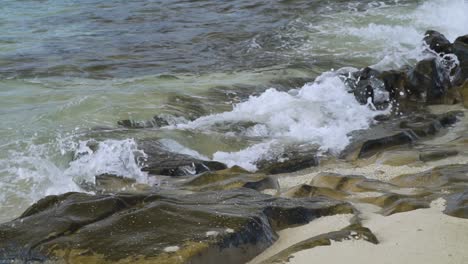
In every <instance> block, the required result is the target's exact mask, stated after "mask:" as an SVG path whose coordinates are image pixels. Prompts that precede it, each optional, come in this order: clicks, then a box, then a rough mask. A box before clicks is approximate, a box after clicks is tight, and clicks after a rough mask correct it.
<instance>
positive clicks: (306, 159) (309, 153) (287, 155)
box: [256, 146, 319, 174]
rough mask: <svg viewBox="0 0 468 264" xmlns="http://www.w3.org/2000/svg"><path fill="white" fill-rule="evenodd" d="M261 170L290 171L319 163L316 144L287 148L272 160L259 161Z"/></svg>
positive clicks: (270, 171)
mask: <svg viewBox="0 0 468 264" xmlns="http://www.w3.org/2000/svg"><path fill="white" fill-rule="evenodd" d="M256 165H257V168H258V169H259V171H260V172H263V173H267V174H280V173H289V172H296V171H299V170H303V169H306V168H310V167H314V166H317V165H319V159H318V157H317V148H316V147H315V146H297V147H294V148H289V149H287V150H285V151H284V152H283V153H282V154H281V155H280V156H279V157H276V158H275V159H272V160H261V161H259V162H257V164H256Z"/></svg>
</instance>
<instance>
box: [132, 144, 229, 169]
mask: <svg viewBox="0 0 468 264" xmlns="http://www.w3.org/2000/svg"><path fill="white" fill-rule="evenodd" d="M138 149H141V150H143V151H144V152H145V154H146V155H147V159H146V161H145V163H144V167H143V169H142V170H143V171H147V172H149V173H151V174H154V175H167V176H184V175H196V174H199V173H202V172H205V171H216V170H223V169H226V168H227V166H226V165H224V164H223V163H220V162H217V161H209V160H200V159H197V158H194V157H191V156H189V155H185V154H179V153H173V152H170V151H169V150H167V149H166V148H165V147H164V146H162V145H161V143H159V142H158V141H157V140H140V141H138Z"/></svg>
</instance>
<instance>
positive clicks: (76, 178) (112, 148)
mask: <svg viewBox="0 0 468 264" xmlns="http://www.w3.org/2000/svg"><path fill="white" fill-rule="evenodd" d="M72 138H73V137H68V138H67V139H63V138H61V139H58V140H57V142H52V143H44V144H34V143H33V142H32V141H27V142H21V143H18V144H17V145H18V146H17V150H11V151H9V153H8V156H7V158H3V159H0V177H1V178H2V182H1V184H0V201H1V205H0V211H2V212H5V214H1V215H0V222H2V220H4V219H10V217H16V216H17V214H19V213H20V212H21V211H23V210H24V209H25V207H26V206H29V205H30V204H31V203H32V202H35V201H37V200H38V199H41V198H43V197H44V196H47V195H56V194H61V193H65V192H72V191H83V190H81V188H80V186H79V184H77V183H80V182H81V181H88V182H94V176H95V175H98V174H102V173H111V174H116V175H121V176H126V177H133V178H135V179H136V180H137V181H138V182H146V180H147V177H146V173H144V172H142V171H141V170H140V168H141V167H140V164H139V162H138V159H139V157H140V158H141V157H144V153H142V152H141V151H139V150H137V148H136V143H135V141H134V140H132V139H125V140H105V141H103V142H99V143H97V144H98V149H97V150H96V151H93V150H91V148H89V146H88V143H89V142H88V141H78V142H76V141H73V139H72ZM23 145H24V146H27V147H26V148H24V149H23V148H22V146H23ZM74 150H76V151H77V152H79V153H80V154H79V156H78V158H77V159H76V160H74V161H72V162H69V159H70V156H69V153H70V152H72V151H74Z"/></svg>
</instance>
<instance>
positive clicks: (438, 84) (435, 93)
mask: <svg viewBox="0 0 468 264" xmlns="http://www.w3.org/2000/svg"><path fill="white" fill-rule="evenodd" d="M451 87H452V84H451V81H450V76H449V74H448V73H446V71H445V70H444V69H443V67H442V66H441V65H439V62H438V61H437V59H436V58H431V59H425V60H422V61H419V62H418V63H417V64H416V66H415V67H414V69H413V70H412V71H411V72H410V74H409V76H408V83H407V85H406V86H405V88H406V91H407V92H408V95H409V98H410V99H411V100H415V101H421V102H426V103H429V104H434V103H441V102H442V100H443V96H444V95H445V94H446V93H447V91H448V90H449V89H450V88H451Z"/></svg>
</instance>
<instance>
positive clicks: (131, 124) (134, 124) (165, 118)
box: [117, 114, 183, 128]
mask: <svg viewBox="0 0 468 264" xmlns="http://www.w3.org/2000/svg"><path fill="white" fill-rule="evenodd" d="M176 119H177V118H176V117H174V116H170V115H167V114H166V115H165V114H161V115H156V116H154V117H153V119H151V120H146V121H135V120H130V119H126V120H120V121H118V122H117V124H118V125H120V126H123V127H126V128H152V127H155V128H158V127H163V126H168V125H170V124H175V123H176V122H175V120H176ZM179 119H180V118H179ZM182 119H183V118H182Z"/></svg>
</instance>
